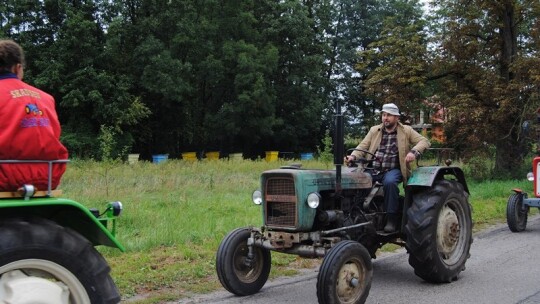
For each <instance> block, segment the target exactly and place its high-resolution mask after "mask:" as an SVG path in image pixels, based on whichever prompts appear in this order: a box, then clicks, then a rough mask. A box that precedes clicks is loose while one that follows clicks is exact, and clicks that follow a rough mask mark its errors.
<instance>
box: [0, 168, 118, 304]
mask: <svg viewBox="0 0 540 304" xmlns="http://www.w3.org/2000/svg"><path fill="white" fill-rule="evenodd" d="M0 162H2V163H17V162H48V163H49V164H50V166H52V165H53V164H54V163H57V162H66V161H65V160H64V161H0ZM50 171H51V170H49V172H50ZM50 180H51V175H50V174H49V185H50ZM60 193H61V191H59V190H51V189H50V186H49V189H47V191H37V190H36V189H35V188H34V187H33V186H32V185H23V186H22V187H21V188H20V189H18V190H17V191H16V192H0V218H1V220H0V302H2V303H45V304H53V303H54V304H70V303H77V304H79V303H81V304H90V303H111V304H112V303H118V302H120V294H119V292H118V289H117V288H116V285H115V283H114V281H113V280H112V278H111V276H110V274H109V272H110V267H109V266H108V264H107V262H106V260H105V259H104V258H103V256H102V255H101V254H100V253H99V252H98V251H97V250H96V249H95V246H99V245H105V246H109V247H113V248H118V249H119V250H121V251H122V252H123V251H125V249H124V247H123V246H122V244H120V242H119V241H118V240H117V239H116V238H115V233H116V221H117V218H118V216H119V215H120V213H121V211H122V203H120V202H111V203H108V204H107V205H106V209H105V210H104V211H103V212H99V211H98V210H97V209H88V208H86V207H84V206H83V205H82V204H80V203H78V202H76V201H73V200H70V199H65V198H60V197H59V196H60Z"/></svg>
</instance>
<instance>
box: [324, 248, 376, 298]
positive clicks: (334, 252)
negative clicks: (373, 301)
mask: <svg viewBox="0 0 540 304" xmlns="http://www.w3.org/2000/svg"><path fill="white" fill-rule="evenodd" d="M372 277H373V266H372V264H371V257H370V255H369V252H368V251H367V249H366V248H365V247H364V246H362V244H360V243H358V242H355V241H342V242H339V243H337V244H336V245H335V246H334V247H332V249H330V251H329V252H328V253H327V254H326V256H325V257H324V260H323V262H322V265H321V267H320V269H319V275H318V277H317V299H318V300H319V303H320V304H345V303H347V304H360V303H364V302H366V299H367V297H368V295H369V290H370V288H371V281H372ZM353 280H354V281H353ZM355 285H356V286H355Z"/></svg>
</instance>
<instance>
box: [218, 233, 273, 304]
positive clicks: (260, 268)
mask: <svg viewBox="0 0 540 304" xmlns="http://www.w3.org/2000/svg"><path fill="white" fill-rule="evenodd" d="M250 233H251V232H250V229H249V228H237V229H235V230H233V231H231V232H229V234H227V235H226V236H225V238H223V240H222V241H221V244H220V245H219V248H218V251H217V254H216V270H217V274H218V278H219V281H220V282H221V285H223V287H224V288H225V289H227V290H228V291H229V292H231V293H234V294H235V295H237V296H247V295H252V294H255V293H257V292H258V291H259V290H261V288H262V287H263V286H264V284H265V283H266V281H267V280H268V275H269V274H270V267H271V262H272V259H271V256H270V251H269V250H268V249H265V248H261V247H255V246H253V247H252V248H253V260H252V261H251V265H246V260H247V258H248V252H249V247H248V245H247V240H248V238H249V236H250Z"/></svg>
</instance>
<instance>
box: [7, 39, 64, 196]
mask: <svg viewBox="0 0 540 304" xmlns="http://www.w3.org/2000/svg"><path fill="white" fill-rule="evenodd" d="M24 64H25V59H24V52H23V50H22V48H21V47H20V46H19V45H18V44H17V43H16V42H14V41H12V40H9V39H3V40H0V160H59V159H64V160H65V159H67V158H68V152H67V149H66V148H65V147H64V146H63V145H62V143H60V123H59V121H58V116H57V114H56V109H55V102H54V98H53V97H52V96H51V95H49V94H47V93H45V92H43V91H41V90H39V89H37V88H35V87H33V86H30V85H28V84H26V83H25V82H23V81H22V78H23V74H24V71H23V69H24ZM65 170H66V165H65V163H58V164H54V165H53V167H52V183H51V186H52V188H51V189H55V188H56V187H57V186H58V184H59V182H60V178H61V177H62V174H63V173H64V171H65ZM48 172H49V165H48V163H0V191H15V190H17V189H18V188H20V187H21V186H23V185H25V184H30V185H33V186H34V187H35V188H36V189H37V190H43V191H45V190H48V178H49V173H48Z"/></svg>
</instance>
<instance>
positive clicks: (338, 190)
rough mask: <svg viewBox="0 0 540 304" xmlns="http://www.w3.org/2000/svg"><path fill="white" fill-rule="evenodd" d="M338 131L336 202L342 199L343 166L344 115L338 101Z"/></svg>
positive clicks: (335, 149)
mask: <svg viewBox="0 0 540 304" xmlns="http://www.w3.org/2000/svg"><path fill="white" fill-rule="evenodd" d="M335 118H336V121H335V123H336V125H335V128H336V131H335V132H334V136H335V138H334V165H335V166H336V192H335V193H336V196H335V199H336V200H340V198H341V167H342V166H343V156H344V152H343V145H344V144H343V114H342V113H341V104H340V102H339V100H337V101H336V115H335Z"/></svg>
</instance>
